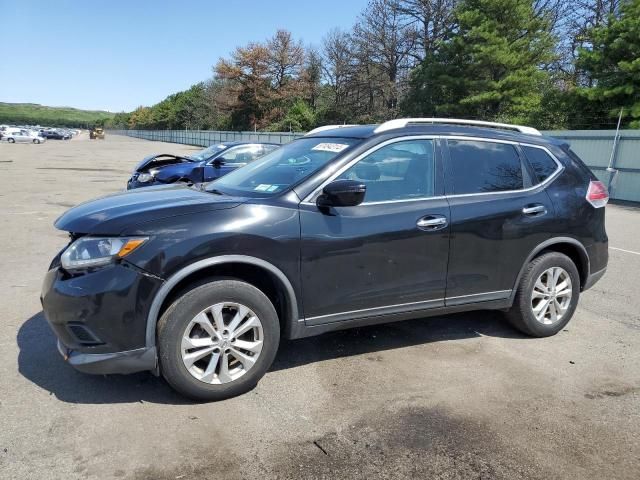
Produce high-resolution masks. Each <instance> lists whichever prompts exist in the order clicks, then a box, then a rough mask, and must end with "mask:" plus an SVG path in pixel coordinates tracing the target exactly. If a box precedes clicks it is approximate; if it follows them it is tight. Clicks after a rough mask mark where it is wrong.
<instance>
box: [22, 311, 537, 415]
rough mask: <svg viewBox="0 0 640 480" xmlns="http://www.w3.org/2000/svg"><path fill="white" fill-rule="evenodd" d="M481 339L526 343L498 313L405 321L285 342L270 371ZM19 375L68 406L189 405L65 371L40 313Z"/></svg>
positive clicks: (28, 327) (28, 332)
mask: <svg viewBox="0 0 640 480" xmlns="http://www.w3.org/2000/svg"><path fill="white" fill-rule="evenodd" d="M479 336H491V337H502V338H527V337H524V336H523V335H521V334H520V333H518V332H517V331H515V330H514V329H513V328H511V327H510V326H509V325H508V324H507V322H505V321H504V320H503V316H502V315H501V314H500V313H499V312H489V311H480V312H468V313H459V314H453V315H447V316H440V317H431V318H426V319H417V320H406V321H402V322H395V323H390V324H383V325H374V326H369V327H360V328H354V329H350V330H343V331H337V332H331V333H326V334H324V335H320V336H317V337H311V338H304V339H300V340H293V341H283V342H282V343H281V345H280V349H279V351H278V355H277V357H276V360H275V362H274V363H273V365H272V367H271V369H270V371H279V370H286V369H290V368H296V367H299V366H302V365H306V364H309V363H314V362H321V361H323V360H329V359H334V358H341V357H349V356H354V355H363V354H367V353H372V352H381V351H385V350H392V349H397V348H403V347H408V346H412V345H418V344H426V343H431V342H443V341H452V340H458V339H465V338H473V337H479ZM17 343H18V347H19V350H20V352H19V354H18V370H19V372H20V373H21V374H22V375H23V376H24V377H25V378H27V379H28V380H29V381H31V382H33V383H34V384H36V385H38V386H39V387H40V388H43V389H45V390H47V391H48V392H49V393H50V395H55V396H56V398H58V399H59V400H62V401H63V402H68V403H81V404H110V403H132V402H140V403H145V402H147V403H159V404H176V405H179V404H182V405H186V404H191V403H194V402H191V401H190V400H188V399H185V398H184V397H182V396H180V395H179V394H177V393H176V392H174V391H173V390H172V389H171V388H170V387H169V385H167V383H166V382H165V381H164V380H163V379H161V378H158V377H155V376H153V375H151V374H149V373H146V372H143V373H137V374H132V375H87V374H83V373H80V372H77V371H76V370H74V369H73V368H72V367H71V366H69V365H67V364H66V363H65V362H64V361H63V360H62V358H61V357H60V354H59V353H58V351H57V348H56V341H55V337H54V335H53V332H52V331H51V329H50V328H49V326H48V325H47V322H46V320H45V318H44V314H43V313H42V312H39V313H37V314H36V315H34V316H32V317H31V318H29V319H28V320H27V321H26V322H25V323H24V324H23V325H22V326H21V327H20V330H19V331H18V336H17Z"/></svg>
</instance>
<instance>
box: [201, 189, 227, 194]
mask: <svg viewBox="0 0 640 480" xmlns="http://www.w3.org/2000/svg"><path fill="white" fill-rule="evenodd" d="M203 190H204V191H205V192H209V193H213V194H214V195H226V193H224V192H221V191H220V190H218V189H217V188H212V189H211V190H207V189H204V188H203Z"/></svg>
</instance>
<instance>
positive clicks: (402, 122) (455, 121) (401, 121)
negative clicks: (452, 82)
mask: <svg viewBox="0 0 640 480" xmlns="http://www.w3.org/2000/svg"><path fill="white" fill-rule="evenodd" d="M421 123H426V124H435V123H444V124H449V125H471V126H475V127H489V128H500V129H504V130H516V131H518V132H520V133H527V134H529V135H542V133H540V131H539V130H538V129H536V128H533V127H525V126H522V125H510V124H508V123H496V122H484V121H481V120H465V119H460V118H397V119H395V120H389V121H388V122H384V123H383V124H381V125H378V126H377V127H376V129H375V130H374V132H375V133H381V132H386V131H387V130H393V129H396V128H403V127H406V126H407V125H409V124H421Z"/></svg>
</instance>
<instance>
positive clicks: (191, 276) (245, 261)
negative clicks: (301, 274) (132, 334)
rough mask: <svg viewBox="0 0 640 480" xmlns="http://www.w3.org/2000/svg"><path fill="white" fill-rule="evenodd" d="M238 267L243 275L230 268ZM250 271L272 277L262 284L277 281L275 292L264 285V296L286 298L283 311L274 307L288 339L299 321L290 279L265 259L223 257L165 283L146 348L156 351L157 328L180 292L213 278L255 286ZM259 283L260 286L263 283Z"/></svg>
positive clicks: (156, 300)
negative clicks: (231, 278)
mask: <svg viewBox="0 0 640 480" xmlns="http://www.w3.org/2000/svg"><path fill="white" fill-rule="evenodd" d="M234 266H240V267H241V268H240V269H239V270H241V272H240V274H234V273H229V272H230V270H229V269H230V268H233V267H234ZM242 267H245V268H242ZM250 270H253V271H254V272H257V271H259V272H261V273H262V274H264V275H267V276H268V277H262V281H264V278H269V279H271V280H272V281H273V282H274V284H273V286H274V290H272V291H267V292H264V289H268V287H267V286H265V284H264V283H263V284H262V285H260V286H262V288H261V290H263V293H265V294H266V295H267V296H268V297H270V298H269V299H270V300H271V301H272V302H274V298H273V295H274V294H275V295H282V304H281V305H280V307H281V308H280V309H279V308H278V306H277V305H275V304H274V306H275V307H276V311H278V314H279V315H278V316H279V317H284V318H280V323H281V328H282V330H283V333H284V334H285V335H286V336H289V335H290V333H289V332H291V331H292V330H294V329H295V327H296V325H295V324H296V323H297V321H298V318H299V315H298V302H297V298H296V294H295V290H294V289H293V285H292V284H291V282H290V281H289V279H288V278H287V276H286V275H285V274H284V273H283V272H282V270H280V269H279V268H277V267H276V266H274V265H273V264H271V263H269V262H267V261H265V260H262V259H261V258H257V257H250V256H246V255H222V256H219V257H211V258H207V259H204V260H200V261H197V262H195V263H192V264H189V265H187V266H186V267H184V268H182V269H180V270H178V271H177V272H176V273H174V274H173V275H172V276H171V277H169V278H168V279H167V280H166V281H165V282H164V284H163V285H162V287H160V290H159V291H158V293H157V294H156V296H155V297H154V299H153V302H152V304H151V307H150V309H149V313H148V315H147V327H146V331H145V343H146V347H147V348H153V347H155V346H156V325H157V323H158V320H159V318H160V316H161V314H162V312H163V311H164V309H166V308H167V306H168V304H170V303H171V302H172V301H173V299H174V298H176V296H177V293H179V292H180V291H182V290H183V289H184V288H185V287H186V286H188V285H190V284H192V283H193V282H197V281H198V280H200V279H202V278H206V277H211V276H227V277H229V276H233V277H234V278H238V279H239V280H245V281H247V282H248V283H252V284H253V283H255V282H251V281H250V279H249V278H248V277H247V276H248V275H249V274H250V273H249V272H250ZM258 283H260V281H259V282H258ZM256 286H257V288H260V286H258V285H256Z"/></svg>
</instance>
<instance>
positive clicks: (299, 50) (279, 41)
mask: <svg viewBox="0 0 640 480" xmlns="http://www.w3.org/2000/svg"><path fill="white" fill-rule="evenodd" d="M266 47H267V49H268V51H269V54H268V60H267V66H268V73H269V75H270V77H271V79H272V82H273V86H274V88H275V89H276V90H279V89H281V88H283V87H284V86H285V84H286V83H287V82H288V81H289V80H292V79H297V78H299V76H300V72H301V70H302V65H303V63H304V58H305V54H304V47H303V46H302V43H301V42H299V41H295V40H294V39H293V37H292V36H291V32H288V31H286V30H278V31H277V32H276V34H275V35H274V36H273V38H271V39H270V40H269V41H268V42H267V45H266Z"/></svg>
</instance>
